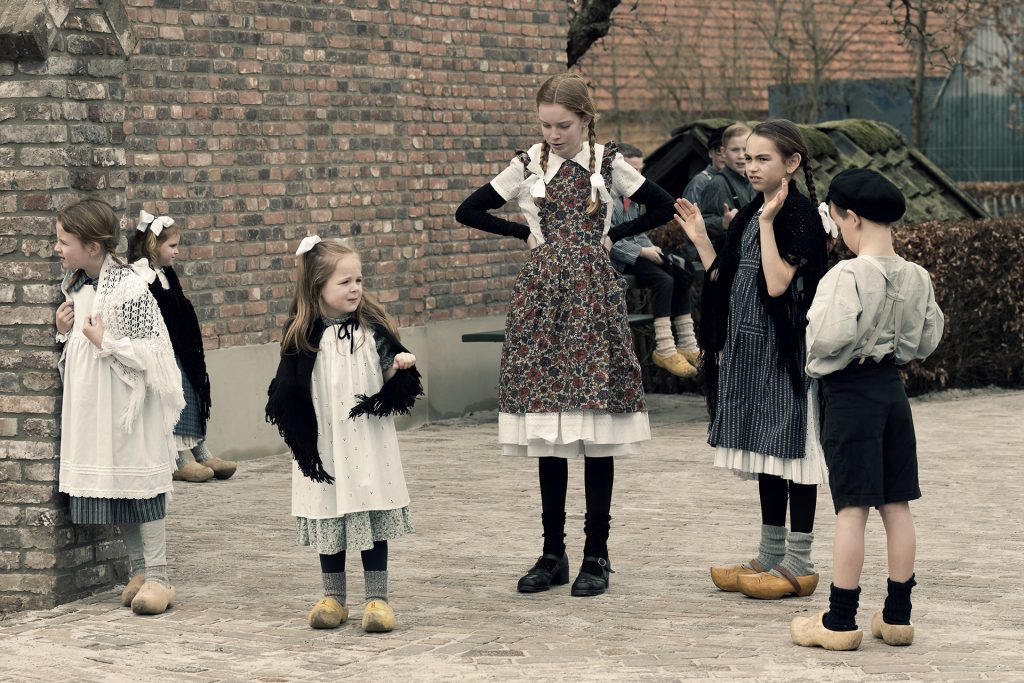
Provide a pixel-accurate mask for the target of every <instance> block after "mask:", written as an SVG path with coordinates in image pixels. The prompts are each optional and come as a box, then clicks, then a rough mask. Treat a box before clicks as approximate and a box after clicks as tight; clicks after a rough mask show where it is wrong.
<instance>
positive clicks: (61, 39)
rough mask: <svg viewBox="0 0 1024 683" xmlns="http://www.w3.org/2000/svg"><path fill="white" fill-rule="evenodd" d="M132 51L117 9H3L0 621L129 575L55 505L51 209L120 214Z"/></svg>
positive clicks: (106, 539) (2, 3)
mask: <svg viewBox="0 0 1024 683" xmlns="http://www.w3.org/2000/svg"><path fill="white" fill-rule="evenodd" d="M15 5H17V6H18V8H16V9H19V10H20V11H11V10H12V8H13V7H14V6H15ZM133 47H134V42H133V39H132V37H131V33H130V30H129V27H128V26H127V15H126V14H125V12H124V8H123V7H122V6H121V4H120V2H109V1H103V2H97V1H78V2H71V0H46V1H44V0H0V307H2V309H0V612H7V611H14V610H19V609H39V608H47V607H52V606H53V605H55V604H58V603H60V602H66V601H68V600H72V599H75V598H78V597H81V596H84V595H86V594H89V593H91V592H94V591H96V590H99V589H101V588H104V587H107V586H110V585H112V584H113V583H114V582H115V581H116V580H117V579H118V577H120V576H123V575H124V573H125V572H126V562H125V560H124V559H123V547H122V545H121V543H120V541H119V540H116V539H115V538H114V537H113V536H112V535H111V534H109V532H108V530H107V529H105V528H98V529H92V528H89V527H72V526H71V525H70V524H69V523H68V519H67V497H66V496H64V495H62V494H59V493H58V492H57V465H58V461H57V456H58V453H59V435H58V430H59V426H60V396H61V386H60V378H59V376H58V374H57V371H56V362H57V358H58V355H59V349H58V348H57V346H56V345H55V343H54V329H53V314H54V310H55V308H56V304H57V302H58V301H59V299H60V293H59V290H58V282H59V279H60V276H61V270H60V266H59V264H58V262H57V261H56V259H55V258H54V257H53V254H52V245H53V239H54V237H53V233H54V216H55V213H56V211H57V210H59V209H60V208H62V207H64V206H66V205H68V204H70V203H72V202H74V201H76V200H78V199H80V198H82V197H84V196H95V197H99V198H102V199H104V200H105V201H107V202H109V203H110V204H111V205H113V206H114V207H115V208H117V209H123V208H124V206H125V183H126V179H127V170H126V169H125V168H124V167H125V165H126V162H125V152H124V149H123V146H122V143H123V138H124V133H123V121H124V86H123V84H122V76H123V74H124V72H125V70H126V68H127V58H126V55H127V54H128V53H130V52H131V49H132V48H133Z"/></svg>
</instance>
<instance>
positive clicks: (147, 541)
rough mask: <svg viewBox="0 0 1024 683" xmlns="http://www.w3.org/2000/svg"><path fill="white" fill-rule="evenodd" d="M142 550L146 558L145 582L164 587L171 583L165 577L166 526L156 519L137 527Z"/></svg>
mask: <svg viewBox="0 0 1024 683" xmlns="http://www.w3.org/2000/svg"><path fill="white" fill-rule="evenodd" d="M139 530H140V532H141V536H142V549H143V552H144V554H145V557H146V580H147V581H156V582H157V583H161V584H163V585H165V586H170V585H171V582H170V580H169V579H168V577H167V525H166V523H165V521H164V520H162V519H157V520H154V521H152V522H146V523H145V524H140V525H139Z"/></svg>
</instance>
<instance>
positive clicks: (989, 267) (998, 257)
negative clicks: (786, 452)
mask: <svg viewBox="0 0 1024 683" xmlns="http://www.w3.org/2000/svg"><path fill="white" fill-rule="evenodd" d="M680 232H681V231H680V230H673V229H670V228H662V229H661V230H658V231H657V232H656V234H654V235H652V237H653V238H654V240H655V242H656V243H658V244H661V245H662V246H665V247H673V248H679V247H680V246H681V245H680V240H679V237H680V235H679V233H680ZM894 237H895V242H896V251H897V253H898V254H899V255H900V256H902V257H903V258H905V259H907V260H908V261H914V262H916V263H918V264H920V265H921V266H923V267H924V268H926V269H927V270H928V272H929V273H931V276H932V282H933V283H934V284H935V296H936V300H937V301H938V303H939V306H940V307H941V308H942V312H943V314H944V315H945V318H946V328H945V332H944V334H943V338H942V342H941V343H940V344H939V348H938V349H936V351H935V352H934V353H933V354H932V355H931V356H930V357H929V358H927V359H925V360H924V361H918V362H914V363H910V364H909V365H907V366H905V367H904V368H903V371H902V374H903V378H904V380H905V382H906V385H907V392H908V393H909V394H910V395H919V394H923V393H927V392H930V391H939V390H942V389H970V388H977V387H986V386H999V387H1008V388H1021V387H1024V218H1022V217H1019V216H1012V217H1005V218H992V219H986V220H963V221H945V222H938V221H933V222H928V223H920V224H917V225H899V226H897V228H896V229H895V231H894ZM830 252H831V254H830V255H831V260H832V262H835V261H837V260H838V259H840V258H851V257H852V254H850V252H849V251H847V250H846V248H845V247H844V246H843V245H842V242H841V241H838V240H837V241H836V242H834V243H833V244H832V245H831V248H830ZM645 370H647V372H646V373H645V374H648V373H649V374H648V377H645V379H647V380H648V382H647V386H648V389H649V390H653V391H658V390H661V391H670V392H676V391H687V390H693V389H694V388H695V384H694V383H692V382H673V381H671V380H670V379H669V377H668V375H667V374H666V373H663V372H661V371H660V370H658V369H654V370H653V371H652V370H651V369H649V368H645ZM662 375H664V376H662ZM652 380H653V381H652Z"/></svg>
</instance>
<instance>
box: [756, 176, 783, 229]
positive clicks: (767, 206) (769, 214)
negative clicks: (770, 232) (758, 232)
mask: <svg viewBox="0 0 1024 683" xmlns="http://www.w3.org/2000/svg"><path fill="white" fill-rule="evenodd" d="M788 196H789V176H783V178H782V185H780V186H779V191H778V192H776V193H775V196H774V197H772V198H771V199H770V200H769V201H767V202H765V203H764V208H763V209H761V221H764V222H767V223H771V222H772V221H774V220H775V217H776V216H778V215H779V209H781V208H782V205H783V203H785V201H786V197H788Z"/></svg>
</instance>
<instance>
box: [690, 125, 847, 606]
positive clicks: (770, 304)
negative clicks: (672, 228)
mask: <svg viewBox="0 0 1024 683" xmlns="http://www.w3.org/2000/svg"><path fill="white" fill-rule="evenodd" d="M808 164H809V158H808V151H807V144H806V143H805V141H804V139H803V135H802V134H801V133H800V130H799V129H798V128H797V127H796V126H795V125H793V124H792V123H791V122H789V121H786V120H783V119H776V120H773V121H767V122H765V123H762V124H760V125H758V126H756V127H755V128H754V129H753V131H752V132H751V134H750V137H749V138H748V139H747V148H746V174H747V177H748V179H749V180H750V182H751V184H752V185H753V187H754V189H756V190H757V191H758V192H759V194H758V195H757V196H756V197H755V198H754V199H753V201H751V202H750V203H749V204H747V205H746V206H744V207H743V208H742V209H740V211H739V213H737V214H736V216H735V217H734V218H733V221H732V224H731V226H730V229H729V231H728V233H727V235H726V240H725V244H724V248H723V252H722V253H716V251H715V248H714V246H712V244H711V241H710V240H709V239H708V235H707V230H706V229H705V227H704V221H703V218H702V217H701V214H700V210H699V208H698V207H697V206H695V205H694V204H691V203H690V202H689V201H687V200H685V199H681V200H679V201H678V202H677V203H676V211H677V214H678V215H677V216H676V221H677V222H678V223H679V224H680V225H681V226H682V227H683V228H684V229H685V230H686V233H687V236H688V237H689V238H690V239H691V240H692V241H693V243H694V245H695V246H696V247H697V250H698V252H699V254H700V258H701V261H702V262H703V263H704V267H705V270H706V273H705V280H704V290H703V295H702V305H701V316H702V318H701V327H700V339H699V340H700V346H701V348H702V349H703V350H704V356H703V358H704V370H705V378H706V383H707V401H708V409H709V412H710V415H711V425H710V428H709V436H708V443H709V444H711V445H712V446H714V447H715V465H716V466H719V467H726V468H729V469H732V470H733V471H734V472H735V473H736V474H738V475H739V476H741V477H743V478H752V479H757V480H758V488H759V493H760V498H761V521H762V525H761V543H760V548H759V552H758V555H757V557H756V558H755V559H753V560H751V561H750V562H746V563H743V564H736V565H732V566H726V567H712V568H711V577H712V580H713V581H714V583H715V585H716V586H718V587H719V588H721V589H722V590H726V591H736V590H739V591H742V592H743V593H745V594H746V595H749V596H751V597H756V598H762V599H777V598H781V597H783V596H785V595H791V594H795V595H798V596H805V595H810V594H811V593H813V592H814V589H815V588H816V587H817V584H818V575H817V573H815V572H814V565H813V563H812V562H811V544H812V542H813V540H814V534H813V529H814V512H815V502H816V498H817V485H818V484H820V483H822V482H824V481H825V480H826V479H827V476H828V475H827V469H826V467H825V459H824V454H823V453H822V449H821V443H820V438H819V436H818V424H817V422H818V421H817V418H816V414H817V412H818V411H817V406H816V403H817V400H816V398H815V397H816V395H817V391H816V387H815V386H813V384H812V382H811V381H810V380H809V379H808V378H807V376H806V374H805V372H804V359H805V355H806V348H805V342H804V329H805V328H806V326H807V321H806V314H807V309H808V308H809V307H810V305H811V301H812V300H813V299H814V292H815V290H816V288H817V285H818V281H819V280H820V279H821V277H822V275H824V273H825V270H826V255H825V230H824V226H823V224H822V221H821V218H820V216H819V215H818V211H817V209H816V208H815V207H816V206H817V203H818V200H817V198H816V196H815V191H814V181H813V179H812V177H811V172H810V169H809V167H808ZM800 169H803V172H804V178H805V181H806V185H807V189H808V192H809V193H810V195H811V199H810V200H808V199H807V198H806V197H804V196H803V195H802V194H800V193H799V192H797V190H796V184H795V182H794V181H793V180H792V176H793V174H794V173H795V172H797V171H798V170H800ZM787 503H788V505H789V513H790V530H789V533H788V534H787V532H786V526H785V524H786V507H787Z"/></svg>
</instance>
